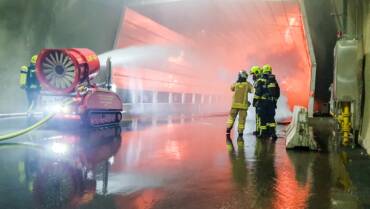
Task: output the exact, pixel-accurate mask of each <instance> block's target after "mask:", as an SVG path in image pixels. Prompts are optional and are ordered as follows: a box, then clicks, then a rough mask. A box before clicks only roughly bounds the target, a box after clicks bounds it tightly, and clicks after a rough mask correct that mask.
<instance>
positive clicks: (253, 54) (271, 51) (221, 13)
mask: <svg viewBox="0 0 370 209" xmlns="http://www.w3.org/2000/svg"><path fill="white" fill-rule="evenodd" d="M128 7H129V8H131V9H133V10H135V11H137V12H139V13H140V14H142V15H144V16H147V17H149V18H150V19H152V20H154V21H156V22H157V23H159V24H161V25H163V26H165V27H167V28H169V29H171V30H173V31H175V32H177V33H179V34H182V35H183V36H185V37H187V38H189V39H191V40H193V41H194V42H195V43H196V44H197V45H198V46H199V48H200V49H201V50H203V53H204V54H207V55H208V56H209V57H212V58H213V59H214V60H217V61H218V62H220V63H222V65H224V67H225V68H227V69H229V70H230V71H232V72H237V71H239V70H240V69H242V68H243V69H245V68H249V67H250V66H252V65H263V64H265V63H269V64H271V65H272V66H273V69H274V72H275V73H276V74H277V77H278V79H279V81H280V83H281V86H282V90H283V92H285V94H287V96H288V97H289V103H290V104H291V105H293V104H301V105H307V100H308V95H309V85H310V64H309V63H310V61H309V56H308V51H307V46H306V41H305V33H304V29H303V24H302V19H301V12H300V8H299V3H298V0H142V1H128Z"/></svg>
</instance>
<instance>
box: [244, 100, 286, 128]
mask: <svg viewBox="0 0 370 209" xmlns="http://www.w3.org/2000/svg"><path fill="white" fill-rule="evenodd" d="M248 100H249V101H250V102H251V103H252V101H253V94H249V96H248ZM276 106H277V107H276V115H275V120H276V122H278V123H281V122H287V121H290V120H291V118H292V111H291V110H290V108H289V104H288V98H287V97H286V96H285V95H280V98H279V99H278V101H277V105H276ZM247 120H251V121H255V120H256V108H255V107H253V106H250V108H249V109H248V117H247Z"/></svg>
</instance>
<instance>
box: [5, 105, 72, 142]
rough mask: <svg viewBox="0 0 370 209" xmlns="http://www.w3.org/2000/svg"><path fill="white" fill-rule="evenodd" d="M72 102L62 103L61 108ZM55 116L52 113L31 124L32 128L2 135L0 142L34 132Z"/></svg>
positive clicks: (54, 113)
mask: <svg viewBox="0 0 370 209" xmlns="http://www.w3.org/2000/svg"><path fill="white" fill-rule="evenodd" d="M73 102H74V100H67V101H65V102H63V104H62V106H66V105H70V104H72V103H73ZM56 114H57V112H52V113H50V114H49V115H47V116H46V117H44V118H42V119H41V120H40V121H38V122H37V123H35V124H33V125H32V126H29V127H27V128H25V129H22V130H19V131H15V132H11V133H7V134H4V135H0V141H5V140H8V139H12V138H14V137H17V136H21V135H24V134H26V133H28V132H30V131H32V130H34V129H37V128H39V127H40V126H42V125H44V124H45V123H46V122H48V121H49V120H50V119H52V118H53V117H54V116H55V115H56Z"/></svg>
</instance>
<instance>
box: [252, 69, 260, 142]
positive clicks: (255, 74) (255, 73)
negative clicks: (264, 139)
mask: <svg viewBox="0 0 370 209" xmlns="http://www.w3.org/2000/svg"><path fill="white" fill-rule="evenodd" d="M250 74H251V75H252V79H253V82H254V84H253V86H254V89H256V86H257V83H258V82H257V80H258V79H259V78H260V76H261V75H262V69H261V68H260V67H259V66H253V67H252V68H251V70H250ZM258 99H260V98H259V97H258V96H256V95H254V98H253V106H254V107H255V109H256V113H255V114H256V131H254V132H253V135H258V134H259V132H260V123H261V119H260V117H259V115H258V110H259V109H258V108H257V107H256V103H257V100H258Z"/></svg>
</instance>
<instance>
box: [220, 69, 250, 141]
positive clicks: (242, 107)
mask: <svg viewBox="0 0 370 209" xmlns="http://www.w3.org/2000/svg"><path fill="white" fill-rule="evenodd" d="M247 77H248V74H247V73H246V72H245V71H240V72H239V75H238V80H237V81H236V82H235V83H234V84H233V85H232V86H231V90H232V91H233V92H234V96H233V100H232V106H231V110H230V116H229V119H228V121H227V130H226V133H227V134H230V131H231V129H232V127H233V125H234V122H235V118H236V116H237V115H238V114H239V124H238V133H239V136H243V132H244V127H245V122H246V118H247V111H248V107H249V105H250V103H249V102H248V93H252V91H253V86H252V84H250V83H249V82H248V81H247Z"/></svg>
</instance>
